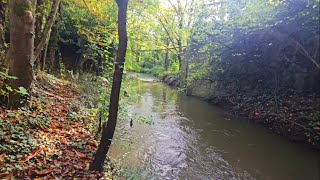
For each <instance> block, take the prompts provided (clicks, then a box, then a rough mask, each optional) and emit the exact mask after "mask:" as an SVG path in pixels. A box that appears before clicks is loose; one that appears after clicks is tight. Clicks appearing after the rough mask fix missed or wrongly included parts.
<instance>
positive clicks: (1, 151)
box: [0, 72, 112, 179]
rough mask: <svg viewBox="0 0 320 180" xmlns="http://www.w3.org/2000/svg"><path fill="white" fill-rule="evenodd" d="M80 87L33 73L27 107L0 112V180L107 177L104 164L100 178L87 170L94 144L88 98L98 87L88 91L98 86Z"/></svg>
mask: <svg viewBox="0 0 320 180" xmlns="http://www.w3.org/2000/svg"><path fill="white" fill-rule="evenodd" d="M84 82H85V83H84ZM84 82H81V81H78V83H77V85H76V84H75V83H72V82H71V81H67V80H62V79H58V78H56V77H54V76H52V75H49V74H46V73H43V72H38V73H37V75H36V80H35V81H34V83H33V87H34V88H33V90H32V94H31V95H32V96H31V100H30V108H21V109H19V110H7V109H6V108H4V107H1V108H0V116H1V119H2V120H1V121H0V135H1V136H0V142H1V145H0V179H2V178H5V179H12V178H18V179H21V178H26V179H33V178H41V179H54V178H57V177H58V178H59V179H60V178H62V179H69V178H80V179H95V178H101V177H103V176H104V177H106V178H108V177H111V176H112V175H111V170H110V165H109V164H107V166H106V167H109V169H108V168H107V170H106V173H105V174H104V175H103V174H100V173H96V172H91V171H89V170H88V169H89V164H90V162H91V160H92V158H93V154H94V153H95V151H96V149H97V145H98V144H97V142H96V140H95V138H94V135H93V132H94V130H95V127H97V125H96V121H95V120H94V117H93V116H92V111H93V109H94V106H93V105H92V104H93V103H94V102H92V101H93V99H92V98H91V99H90V97H89V96H93V95H92V94H94V95H95V96H97V94H95V93H96V92H95V91H98V88H97V86H91V85H92V83H97V82H94V81H92V83H91V81H90V80H89V79H84ZM96 85H97V84H96ZM90 86H91V87H90ZM93 87H94V89H93ZM85 89H87V92H86V91H84V90H85ZM96 98H99V97H96Z"/></svg>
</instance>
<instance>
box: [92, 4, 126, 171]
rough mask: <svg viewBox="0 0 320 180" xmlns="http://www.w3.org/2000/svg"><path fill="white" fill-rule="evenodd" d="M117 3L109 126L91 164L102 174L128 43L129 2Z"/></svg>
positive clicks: (115, 113)
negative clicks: (116, 31) (117, 43)
mask: <svg viewBox="0 0 320 180" xmlns="http://www.w3.org/2000/svg"><path fill="white" fill-rule="evenodd" d="M116 2H117V4H118V8H119V10H118V32H119V48H118V51H117V57H116V60H115V65H114V68H115V69H114V74H113V82H112V90H111V96H110V106H109V107H110V108H109V117H108V122H107V124H106V125H104V126H103V129H102V137H101V141H100V144H99V147H98V150H97V152H96V155H95V157H94V160H93V161H92V162H91V164H90V169H91V170H96V171H100V172H102V171H103V164H104V161H105V159H106V156H107V153H108V151H109V147H110V145H111V141H112V138H113V134H114V131H115V128H116V124H117V116H118V105H119V96H120V88H121V81H122V73H123V68H124V62H125V55H126V51H127V41H128V38H127V27H126V21H127V6H128V0H116Z"/></svg>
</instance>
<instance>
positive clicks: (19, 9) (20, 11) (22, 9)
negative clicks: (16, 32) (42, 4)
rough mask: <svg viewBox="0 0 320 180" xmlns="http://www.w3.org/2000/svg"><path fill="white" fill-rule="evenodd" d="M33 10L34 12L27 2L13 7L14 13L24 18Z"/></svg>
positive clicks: (15, 4) (16, 3)
mask: <svg viewBox="0 0 320 180" xmlns="http://www.w3.org/2000/svg"><path fill="white" fill-rule="evenodd" d="M31 10H32V6H31V4H30V3H28V2H26V1H23V2H20V3H18V2H15V3H14V5H13V11H14V13H15V14H16V15H17V16H18V17H21V16H24V15H25V14H26V12H27V11H31Z"/></svg>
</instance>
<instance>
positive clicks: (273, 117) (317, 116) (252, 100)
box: [162, 75, 320, 150]
mask: <svg viewBox="0 0 320 180" xmlns="http://www.w3.org/2000/svg"><path fill="white" fill-rule="evenodd" d="M162 81H163V82H164V83H166V84H168V85H170V86H172V87H178V85H179V80H178V77H176V76H173V75H168V76H166V77H164V78H162ZM212 91H217V90H216V89H214V85H212V83H211V82H208V83H197V84H192V85H190V86H189V87H188V95H191V96H195V97H198V98H201V99H203V100H205V101H208V102H209V103H210V104H212V105H216V106H219V107H221V108H223V109H224V110H226V111H228V112H230V113H232V114H234V115H237V116H241V117H245V118H247V119H249V120H250V122H252V123H254V124H257V125H261V126H264V127H265V128H267V129H269V130H271V131H272V132H274V133H277V134H279V135H282V136H284V137H286V138H288V139H289V140H291V141H293V142H296V143H300V144H303V145H305V146H308V147H311V148H313V149H317V150H320V95H318V94H307V93H293V92H292V93H288V92H286V93H282V94H277V96H274V95H273V94H262V95H252V96H248V95H241V94H235V93H233V94H227V93H220V94H219V93H212ZM213 94H214V95H213Z"/></svg>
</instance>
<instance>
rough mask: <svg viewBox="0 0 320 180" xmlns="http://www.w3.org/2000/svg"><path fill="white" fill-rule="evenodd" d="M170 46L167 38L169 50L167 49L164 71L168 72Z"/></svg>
mask: <svg viewBox="0 0 320 180" xmlns="http://www.w3.org/2000/svg"><path fill="white" fill-rule="evenodd" d="M169 45H170V41H169V39H168V38H167V39H166V46H167V49H166V54H165V57H164V69H165V70H166V71H168V68H169V49H168V47H169Z"/></svg>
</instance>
